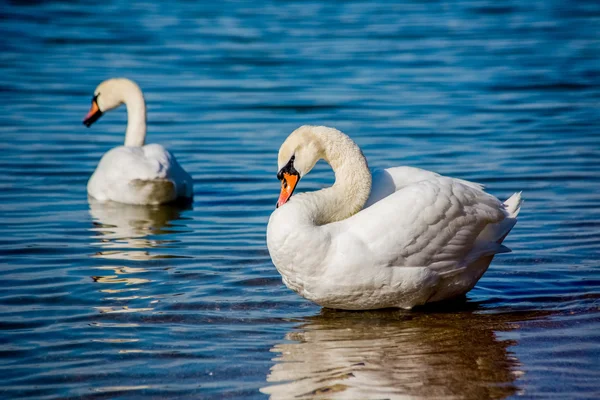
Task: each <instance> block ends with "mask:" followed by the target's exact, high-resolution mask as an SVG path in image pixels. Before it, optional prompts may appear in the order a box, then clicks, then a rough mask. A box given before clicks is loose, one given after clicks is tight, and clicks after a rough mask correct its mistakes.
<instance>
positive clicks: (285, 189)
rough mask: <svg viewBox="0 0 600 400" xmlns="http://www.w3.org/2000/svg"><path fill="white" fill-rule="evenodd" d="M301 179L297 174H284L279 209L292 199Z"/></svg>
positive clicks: (278, 202) (278, 201)
mask: <svg viewBox="0 0 600 400" xmlns="http://www.w3.org/2000/svg"><path fill="white" fill-rule="evenodd" d="M299 179H300V177H299V176H298V175H297V174H290V173H288V172H284V173H283V179H281V193H280V194H279V200H277V208H279V207H281V206H282V205H284V204H285V203H287V201H288V200H289V199H290V197H292V194H293V193H294V189H296V185H297V184H298V180H299Z"/></svg>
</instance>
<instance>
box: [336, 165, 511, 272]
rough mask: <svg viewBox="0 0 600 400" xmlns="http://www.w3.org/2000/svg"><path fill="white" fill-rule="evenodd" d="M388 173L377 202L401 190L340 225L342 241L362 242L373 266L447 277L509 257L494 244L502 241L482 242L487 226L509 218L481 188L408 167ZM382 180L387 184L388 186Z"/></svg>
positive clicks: (498, 203)
mask: <svg viewBox="0 0 600 400" xmlns="http://www.w3.org/2000/svg"><path fill="white" fill-rule="evenodd" d="M385 172H386V174H384V178H378V183H377V185H380V186H376V190H377V191H378V192H377V193H376V196H380V195H381V193H384V192H385V191H386V190H387V191H391V190H392V188H397V190H396V191H395V192H393V193H392V194H390V195H388V196H386V197H384V198H383V199H381V200H379V201H377V202H375V203H374V204H372V205H370V207H368V208H366V209H363V210H362V211H360V212H359V213H357V214H356V215H354V216H352V217H351V218H348V219H346V220H344V221H340V222H339V223H336V224H339V226H340V228H341V229H340V230H338V232H339V237H338V239H339V240H348V241H349V242H351V241H355V240H359V241H360V242H361V243H362V245H363V246H365V247H366V248H368V250H369V254H368V257H370V258H371V259H372V260H373V261H372V262H371V264H375V265H377V266H380V267H384V266H387V267H427V268H429V269H431V270H433V271H435V272H437V273H438V274H440V275H441V276H444V275H447V274H452V273H456V272H459V271H462V270H463V269H464V268H465V267H466V266H468V264H469V263H471V262H473V261H474V260H476V259H478V258H480V257H484V256H487V255H492V254H496V253H500V252H505V251H508V250H507V249H506V248H505V247H504V246H502V245H500V244H499V243H497V241H496V240H492V239H498V238H497V236H498V235H491V234H490V235H488V236H489V238H486V239H485V240H479V239H478V237H479V235H480V234H481V233H482V232H483V231H484V229H485V228H486V227H487V226H490V225H494V224H498V223H500V222H501V221H503V220H504V219H506V218H507V212H506V210H505V206H504V205H503V204H502V203H501V202H500V201H499V200H498V199H496V198H495V197H493V196H491V195H489V194H487V193H485V192H484V191H483V190H482V189H481V187H480V186H479V185H477V184H474V183H471V182H466V181H461V180H458V179H453V178H448V177H443V176H440V175H438V174H434V173H432V172H429V171H423V170H418V169H414V168H407V167H401V168H398V169H392V172H391V173H390V170H387V171H385ZM382 179H387V180H388V181H387V183H386V184H385V185H381V182H382ZM390 179H391V181H390ZM411 180H412V182H411ZM378 187H379V188H378ZM382 187H383V188H384V190H382V191H379V190H380V188H382ZM336 224H333V225H336ZM512 225H514V223H512V224H510V228H512ZM505 228H506V227H505ZM510 228H508V230H510ZM344 232H345V233H344ZM348 235H349V236H350V237H348Z"/></svg>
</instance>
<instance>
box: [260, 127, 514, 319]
mask: <svg viewBox="0 0 600 400" xmlns="http://www.w3.org/2000/svg"><path fill="white" fill-rule="evenodd" d="M319 159H325V160H326V161H327V162H328V163H329V164H330V165H331V167H332V168H333V170H334V172H335V184H334V185H333V186H332V187H329V188H326V189H322V190H319V191H316V192H312V193H302V194H299V195H297V196H294V197H293V198H292V199H291V200H290V197H291V195H292V194H293V192H294V189H295V187H296V184H297V183H298V181H299V180H300V179H301V178H302V177H303V176H304V175H306V174H307V173H308V172H310V170H311V169H312V168H313V167H314V165H315V164H316V162H317V161H318V160H319ZM278 163H279V173H278V174H277V176H278V178H279V179H280V180H281V183H282V188H281V195H280V197H279V201H278V202H277V206H278V208H277V209H276V210H275V211H274V212H273V213H272V214H271V218H270V219H269V226H268V228H267V245H268V248H269V253H270V254H271V258H272V260H273V263H274V264H275V266H276V268H277V270H278V271H279V272H280V273H281V275H282V277H283V282H284V283H285V284H286V286H287V287H289V288H290V289H292V290H294V291H296V292H297V293H299V294H300V295H301V296H303V297H305V298H307V299H309V300H312V301H314V302H315V303H317V304H319V305H321V306H324V307H329V308H339V309H349V310H366V309H376V308H386V307H399V308H406V309H410V308H412V307H414V306H417V305H422V304H425V303H428V302H435V301H440V300H444V299H449V298H453V297H457V296H460V295H463V294H465V293H467V292H468V291H469V290H471V289H472V288H473V286H475V283H477V281H478V280H479V278H481V276H482V275H483V273H484V272H485V271H486V270H487V268H488V266H489V264H490V262H491V261H492V258H493V256H494V254H497V253H504V252H507V251H509V250H508V249H507V248H506V247H504V246H502V244H501V243H502V240H503V239H504V237H505V236H506V235H507V234H508V232H510V230H511V229H512V227H513V226H514V225H515V223H516V221H517V220H516V216H517V213H518V212H519V208H520V206H521V195H520V193H516V194H514V195H513V196H512V197H511V198H510V199H508V200H507V201H506V202H505V203H504V204H503V203H501V202H500V201H499V200H498V199H496V198H495V197H493V196H491V195H489V194H487V193H485V192H484V191H483V190H482V187H481V186H480V185H478V184H475V183H471V182H467V181H463V180H459V179H454V178H449V177H444V176H441V175H438V174H436V173H433V172H429V171H425V170H421V169H417V168H410V167H397V168H390V169H387V170H383V171H380V172H377V173H375V174H374V176H373V178H372V177H371V173H370V172H369V168H368V166H367V160H366V159H365V157H364V156H363V154H362V152H361V150H360V149H359V147H358V146H357V145H356V144H355V143H354V142H353V141H352V140H351V139H350V138H349V137H348V136H346V135H345V134H343V133H342V132H340V131H338V130H336V129H333V128H327V127H323V126H319V127H315V126H302V127H300V128H298V129H297V130H295V131H294V132H292V134H291V135H290V136H289V137H288V138H287V139H286V141H285V142H284V143H283V145H282V146H281V148H280V149H279V157H278Z"/></svg>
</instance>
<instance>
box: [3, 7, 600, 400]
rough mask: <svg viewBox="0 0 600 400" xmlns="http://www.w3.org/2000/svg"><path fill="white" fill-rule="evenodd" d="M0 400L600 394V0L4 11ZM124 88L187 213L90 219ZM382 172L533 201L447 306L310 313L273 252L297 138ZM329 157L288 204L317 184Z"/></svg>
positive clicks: (130, 210)
mask: <svg viewBox="0 0 600 400" xmlns="http://www.w3.org/2000/svg"><path fill="white" fill-rule="evenodd" d="M0 7H1V11H2V12H1V14H0V35H1V37H2V40H0V106H1V109H2V112H1V113H0V132H1V137H2V140H1V141H0V226H1V227H2V231H3V235H2V236H1V237H0V265H1V266H0V397H2V398H31V399H57V398H60V399H66V398H86V399H88V398H89V399H91V398H111V399H112V398H120V399H126V398H141V397H153V398H194V399H196V398H215V399H221V398H266V397H267V396H268V395H270V396H271V397H272V398H274V399H279V398H283V399H287V398H301V399H309V398H361V399H367V398H376V399H384V398H404V397H402V396H408V397H410V398H457V399H458V398H462V399H485V398H493V399H496V398H506V397H524V398H534V397H535V398H550V397H554V398H559V399H565V398H594V397H598V396H600V392H599V386H598V382H599V379H600V189H599V187H600V33H599V32H600V3H598V2H597V1H569V2H564V1H529V2H501V3H499V2H495V1H477V0H473V1H457V2H442V3H439V2H420V1H415V2H405V3H402V4H396V3H393V2H379V3H375V2H370V1H364V2H360V1H350V2H318V1H317V2H299V1H298V2H296V1H266V2H211V3H210V4H208V2H192V1H169V2H136V1H111V0H107V1H104V2H100V3H98V2H78V3H76V2H67V1H62V2H54V1H44V2H34V1H9V2H6V1H3V2H2V3H0ZM113 76H126V77H129V78H131V79H134V80H136V81H137V82H138V83H139V84H140V86H141V87H142V89H143V90H144V93H145V96H146V99H147V102H148V123H149V136H148V142H151V143H152V142H155V143H161V144H163V145H165V146H167V147H168V148H169V149H170V150H172V151H173V152H174V153H175V154H176V155H177V157H178V159H179V161H180V163H181V164H182V165H183V166H184V167H185V168H186V170H187V171H188V172H189V173H190V174H191V175H192V176H193V178H194V182H195V200H194V203H193V205H192V207H191V208H188V209H180V208H174V207H164V208H139V207H125V206H116V205H109V206H102V205H98V204H90V203H88V199H87V195H86V189H85V186H86V182H87V179H88V178H89V176H90V175H91V173H92V172H93V170H94V168H95V166H96V164H97V162H98V160H99V159H100V157H101V156H102V154H103V153H104V152H106V151H107V150H109V149H110V148H111V147H114V146H116V145H119V144H121V143H122V141H123V140H124V129H125V123H126V113H125V110H124V109H120V110H118V111H114V112H111V113H110V114H109V113H107V114H106V115H105V116H103V118H102V119H101V120H100V121H98V122H97V123H96V124H95V125H94V126H93V127H92V128H91V129H87V128H85V127H84V126H83V125H82V124H81V120H82V118H83V116H84V115H85V113H86V112H87V111H88V108H89V104H90V99H91V97H92V94H93V90H94V88H95V87H96V85H97V84H98V83H100V81H102V80H103V79H106V78H109V77H113ZM307 123H309V124H326V125H330V126H335V127H337V128H339V129H341V130H343V131H344V132H346V133H347V134H349V135H350V136H351V137H352V138H354V139H355V141H356V142H357V143H358V144H359V145H360V146H361V147H362V149H363V150H364V153H365V155H366V156H367V158H368V160H369V164H370V165H371V166H372V167H388V166H395V165H412V166H417V167H422V168H427V169H431V170H435V171H437V172H440V173H443V174H448V175H452V176H456V177H460V178H463V179H468V180H473V181H476V182H480V183H483V184H485V185H486V186H487V188H488V191H489V192H490V193H492V194H494V195H496V196H498V197H499V198H506V197H508V196H509V195H510V194H512V193H513V192H514V191H518V190H523V195H524V198H525V203H524V206H523V209H522V211H521V214H520V219H519V223H518V224H517V226H516V227H515V229H514V230H513V232H512V233H511V234H510V236H509V237H508V238H507V240H506V241H505V244H506V245H507V246H508V247H510V248H512V249H513V253H511V254H507V255H502V256H498V257H497V258H496V259H495V260H494V262H493V263H492V266H491V268H490V269H489V271H488V272H487V273H486V275H485V276H484V277H483V278H482V279H481V281H480V282H479V284H478V285H477V286H476V287H475V289H474V290H473V291H471V292H470V293H469V295H468V300H467V301H466V302H463V303H458V304H453V305H449V306H447V307H445V308H443V309H439V308H436V309H430V310H427V309H426V310H420V311H413V312H404V311H389V312H388V311H381V312H369V313H349V312H335V311H331V310H321V309H320V308H319V307H318V306H316V305H314V304H312V303H309V302H308V301H305V300H304V299H302V298H300V297H298V296H297V295H296V294H294V293H292V292H291V291H289V290H288V289H286V288H285V287H284V286H283V284H282V283H281V280H280V277H279V275H278V274H277V271H276V270H275V268H274V266H273V264H272V263H271V261H270V258H269V254H268V252H267V249H266V243H265V230H266V224H267V221H268V217H269V215H270V213H271V212H272V211H273V209H274V205H275V201H276V199H277V196H278V192H279V182H278V181H277V179H276V177H275V174H276V172H277V163H276V154H277V150H278V148H279V145H280V144H281V142H282V141H283V140H284V139H285V137H286V136H287V134H289V133H290V132H291V131H292V130H294V129H295V128H296V127H298V126H299V125H302V124H307ZM332 179H333V174H332V173H331V171H330V170H329V168H328V167H327V165H326V164H324V163H321V164H319V165H318V167H317V169H316V170H315V172H313V173H311V175H310V176H309V177H307V178H306V179H303V181H302V183H301V185H300V188H299V190H314V189H318V188H321V187H324V186H326V185H329V184H330V183H331V182H332Z"/></svg>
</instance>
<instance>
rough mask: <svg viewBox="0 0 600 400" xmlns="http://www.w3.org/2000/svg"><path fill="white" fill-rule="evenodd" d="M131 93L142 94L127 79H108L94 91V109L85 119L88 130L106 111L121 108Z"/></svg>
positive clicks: (91, 109)
mask: <svg viewBox="0 0 600 400" xmlns="http://www.w3.org/2000/svg"><path fill="white" fill-rule="evenodd" d="M129 91H137V92H139V93H141V90H140V88H139V87H138V85H136V84H135V82H133V81H130V80H129V79H126V78H112V79H107V80H105V81H104V82H102V83H101V84H99V85H98V87H97V88H96V90H94V97H93V98H92V107H91V108H90V111H89V112H88V113H87V115H86V116H85V118H84V119H83V124H84V125H85V126H87V127H88V128H89V127H90V126H92V124H93V123H94V122H96V121H98V119H99V118H100V117H101V116H102V114H103V113H105V112H106V111H110V110H112V109H113V108H117V107H119V106H120V105H121V104H123V103H124V102H125V100H126V99H125V97H126V96H127V93H128V92H129Z"/></svg>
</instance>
